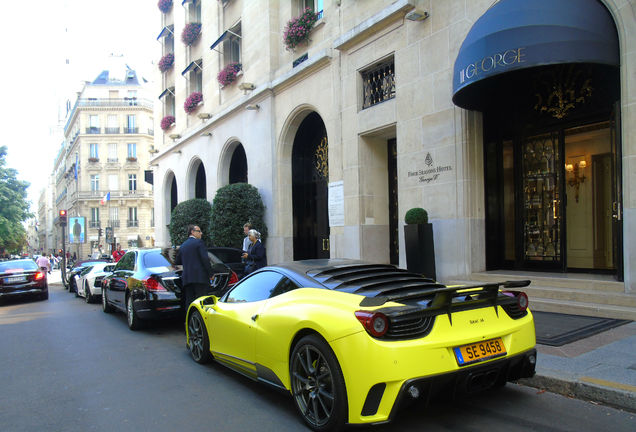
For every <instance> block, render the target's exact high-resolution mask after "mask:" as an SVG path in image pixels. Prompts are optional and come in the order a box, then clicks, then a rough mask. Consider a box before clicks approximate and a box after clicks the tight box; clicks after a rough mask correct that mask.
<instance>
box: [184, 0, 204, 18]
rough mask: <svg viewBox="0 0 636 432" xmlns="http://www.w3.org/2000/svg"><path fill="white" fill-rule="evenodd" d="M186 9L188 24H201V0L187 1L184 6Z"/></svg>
mask: <svg viewBox="0 0 636 432" xmlns="http://www.w3.org/2000/svg"><path fill="white" fill-rule="evenodd" d="M185 6H186V7H187V8H188V22H192V23H200V22H201V0H188V1H187V2H186V5H185Z"/></svg>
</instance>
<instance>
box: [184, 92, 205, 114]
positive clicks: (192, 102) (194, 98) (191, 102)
mask: <svg viewBox="0 0 636 432" xmlns="http://www.w3.org/2000/svg"><path fill="white" fill-rule="evenodd" d="M200 102H203V94H202V93H201V92H193V93H192V94H190V96H188V98H187V99H186V100H185V102H184V103H183V109H184V110H185V112H187V113H188V114H191V113H192V112H194V111H195V110H196V109H197V108H198V106H199V103H200Z"/></svg>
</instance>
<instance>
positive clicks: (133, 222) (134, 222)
mask: <svg viewBox="0 0 636 432" xmlns="http://www.w3.org/2000/svg"><path fill="white" fill-rule="evenodd" d="M126 222H128V223H127V225H128V228H130V227H138V226H139V221H138V220H130V219H129V220H127V221H126Z"/></svg>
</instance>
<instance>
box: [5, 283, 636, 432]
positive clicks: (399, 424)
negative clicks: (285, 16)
mask: <svg viewBox="0 0 636 432" xmlns="http://www.w3.org/2000/svg"><path fill="white" fill-rule="evenodd" d="M49 290H50V299H49V300H48V301H24V302H16V301H11V302H6V303H5V304H3V305H0V347H1V349H0V365H1V367H0V382H1V383H2V384H1V387H0V425H1V426H0V428H1V429H2V430H3V431H7V432H9V431H115V430H117V431H146V430H147V431H177V430H184V429H187V430H201V431H210V430H215V431H239V430H240V431H244V430H249V431H256V430H259V431H276V432H282V431H297V430H304V428H303V423H302V421H301V419H300V417H299V416H298V415H297V413H296V412H295V408H294V406H293V404H292V400H291V398H290V397H289V395H286V394H283V393H281V392H278V391H276V390H273V389H271V388H269V387H266V386H265V385H262V384H259V383H255V382H252V381H250V380H248V379H246V378H244V377H242V376H240V375H238V374H236V373H234V372H232V371H229V370H227V369H225V368H224V367H222V366H220V365H218V364H215V363H213V364H210V365H205V366H201V365H198V364H196V363H195V362H194V361H192V359H191V358H190V355H189V353H188V351H187V350H186V348H185V344H184V341H185V336H184V333H183V329H182V325H181V324H180V323H162V324H160V325H156V326H151V327H150V328H148V329H146V330H141V331H137V332H132V331H130V330H129V329H128V328H127V326H126V319H125V316H124V315H123V314H120V313H115V314H105V313H103V312H102V310H101V305H100V304H99V303H96V304H90V305H89V304H86V303H85V302H84V299H83V298H82V299H78V298H75V297H74V295H73V294H69V293H68V292H67V291H65V290H64V289H63V288H62V286H61V285H58V284H55V285H50V286H49ZM635 417H636V415H635V414H633V413H629V412H624V411H620V410H616V409H613V408H608V407H604V406H600V405H596V404H592V403H588V402H583V401H579V400H573V399H569V398H566V397H562V396H558V395H555V394H552V393H548V392H542V391H538V390H537V389H533V388H528V387H523V386H519V385H514V384H508V385H507V386H506V387H504V388H503V389H500V390H498V391H491V392H487V393H484V394H481V395H478V396H474V397H472V398H470V399H466V400H462V401H457V402H453V403H451V402H435V403H434V404H432V405H431V406H429V407H420V406H417V405H416V406H413V407H411V408H409V410H407V411H403V412H401V413H400V415H399V416H398V417H397V419H396V421H394V422H393V423H391V424H388V425H379V426H375V427H372V426H368V427H363V428H355V429H353V430H361V431H362V430H365V431H366V430H369V431H378V432H380V431H389V430H390V431H413V430H423V429H426V430H459V431H473V430H474V431H486V430H487V431H504V430H505V431H510V430H514V431H526V430H540V431H596V430H606V429H608V428H610V427H611V429H612V430H613V431H633V430H634V425H635V424H636V418H635Z"/></svg>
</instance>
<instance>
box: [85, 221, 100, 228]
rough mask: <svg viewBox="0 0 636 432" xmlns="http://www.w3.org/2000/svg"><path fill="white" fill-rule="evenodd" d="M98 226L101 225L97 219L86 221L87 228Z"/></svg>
mask: <svg viewBox="0 0 636 432" xmlns="http://www.w3.org/2000/svg"><path fill="white" fill-rule="evenodd" d="M100 226H101V225H100V223H99V221H98V220H91V221H88V227H89V228H99V227H100Z"/></svg>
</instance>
